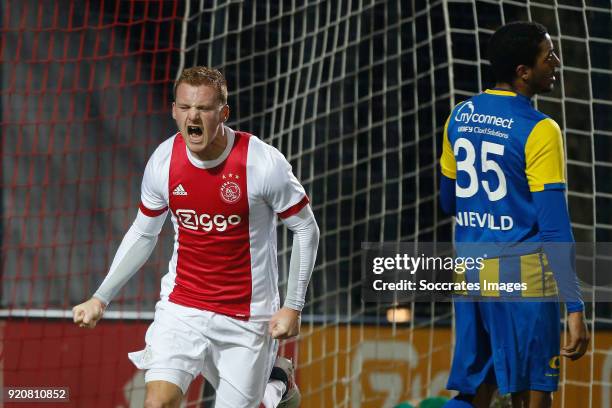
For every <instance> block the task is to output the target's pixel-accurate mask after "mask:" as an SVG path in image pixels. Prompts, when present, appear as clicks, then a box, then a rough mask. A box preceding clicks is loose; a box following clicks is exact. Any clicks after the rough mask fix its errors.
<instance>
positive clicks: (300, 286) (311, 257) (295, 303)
mask: <svg viewBox="0 0 612 408" xmlns="http://www.w3.org/2000/svg"><path fill="white" fill-rule="evenodd" d="M281 219H282V221H283V224H285V225H286V226H287V228H289V229H290V230H291V232H293V247H292V249H291V260H290V262H289V277H288V279H287V296H286V297H285V304H284V305H283V307H282V308H281V309H280V310H279V311H278V312H277V313H275V315H274V316H273V317H272V320H271V321H270V334H271V335H272V337H274V338H276V339H287V338H290V337H294V336H297V335H298V334H299V333H300V313H301V311H302V309H303V308H304V302H305V297H306V289H307V288H308V283H309V282H310V277H311V276H312V270H313V268H314V263H315V260H316V258H317V247H318V245H319V227H318V226H317V222H316V220H315V218H314V214H313V212H312V208H311V207H310V205H306V206H305V207H304V208H302V209H301V210H300V211H299V212H298V213H297V214H295V215H291V216H289V217H287V218H281Z"/></svg>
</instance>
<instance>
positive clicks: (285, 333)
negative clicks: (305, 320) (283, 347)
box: [268, 307, 300, 339]
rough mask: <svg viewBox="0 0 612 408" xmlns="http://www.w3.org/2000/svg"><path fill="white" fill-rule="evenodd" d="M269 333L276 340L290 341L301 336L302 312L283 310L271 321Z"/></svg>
mask: <svg viewBox="0 0 612 408" xmlns="http://www.w3.org/2000/svg"><path fill="white" fill-rule="evenodd" d="M268 329H269V332H270V334H271V335H272V337H273V338H275V339H288V338H291V337H295V336H297V335H298V334H300V312H299V311H297V310H293V309H290V308H288V307H283V308H281V309H280V310H279V311H278V312H276V313H274V316H272V319H270V324H269V328H268Z"/></svg>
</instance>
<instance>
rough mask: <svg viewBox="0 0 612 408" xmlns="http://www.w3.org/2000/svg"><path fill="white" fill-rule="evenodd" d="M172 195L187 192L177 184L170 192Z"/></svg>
mask: <svg viewBox="0 0 612 408" xmlns="http://www.w3.org/2000/svg"><path fill="white" fill-rule="evenodd" d="M172 195H187V192H186V191H185V189H184V188H183V185H182V184H179V185H178V186H177V187H176V188H175V189H174V191H173V192H172Z"/></svg>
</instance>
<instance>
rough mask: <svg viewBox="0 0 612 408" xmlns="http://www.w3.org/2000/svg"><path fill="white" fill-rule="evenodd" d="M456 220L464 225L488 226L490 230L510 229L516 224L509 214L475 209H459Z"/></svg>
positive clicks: (474, 226)
mask: <svg viewBox="0 0 612 408" xmlns="http://www.w3.org/2000/svg"><path fill="white" fill-rule="evenodd" d="M455 220H456V221H457V224H458V225H460V226H462V227H473V228H488V229H490V230H501V231H509V230H511V229H512V227H513V226H514V220H513V219H512V217H511V216H509V215H501V216H497V215H495V214H490V213H479V212H475V211H458V212H457V214H456V215H455Z"/></svg>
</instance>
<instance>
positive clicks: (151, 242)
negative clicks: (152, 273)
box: [72, 138, 174, 328]
mask: <svg viewBox="0 0 612 408" xmlns="http://www.w3.org/2000/svg"><path fill="white" fill-rule="evenodd" d="M173 140H174V139H173V138H171V139H168V140H167V141H166V142H164V143H162V144H161V145H160V146H159V147H158V148H157V149H156V150H155V152H154V153H153V155H152V156H151V158H150V159H149V161H148V163H147V166H146V168H145V171H144V176H143V178H142V185H141V205H140V209H139V210H138V215H137V216H136V220H135V221H134V223H133V224H132V226H131V227H130V229H129V230H128V232H127V233H126V234H125V236H124V237H123V241H122V242H121V245H119V248H118V249H117V252H116V254H115V258H114V259H113V263H112V264H111V267H110V270H109V272H108V274H107V275H106V278H105V279H104V281H103V282H102V284H101V285H100V287H99V288H98V290H97V291H96V293H94V295H93V296H92V297H91V299H89V300H88V301H86V302H84V303H81V304H80V305H77V306H75V307H74V308H72V313H73V320H74V322H75V323H76V324H78V325H79V326H81V327H89V328H93V327H95V325H96V323H97V321H98V320H100V318H101V317H102V314H103V313H104V309H105V308H106V306H107V305H108V303H109V302H110V301H111V300H112V299H113V297H114V296H115V295H116V294H117V292H119V290H120V289H121V287H123V285H125V283H126V282H127V281H128V280H129V279H130V278H131V277H132V276H133V275H134V274H135V273H136V271H137V270H138V269H140V267H142V265H144V263H145V262H146V261H147V259H148V258H149V256H150V255H151V252H152V251H153V248H155V244H156V243H157V236H158V235H159V233H160V231H161V229H162V226H163V224H164V220H165V219H166V214H167V213H168V197H167V188H166V186H167V185H168V166H169V160H168V158H169V153H170V152H171V148H172V141H173Z"/></svg>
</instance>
